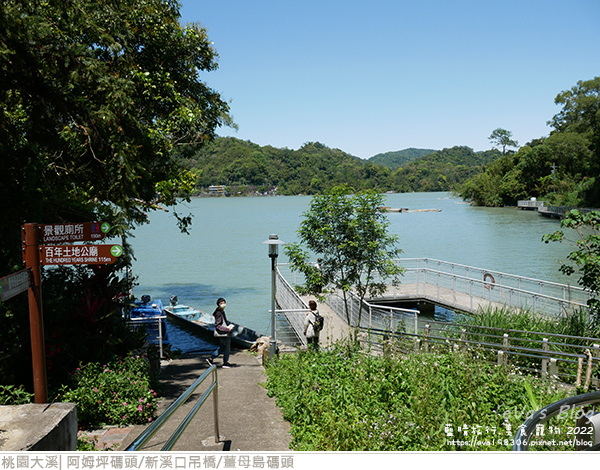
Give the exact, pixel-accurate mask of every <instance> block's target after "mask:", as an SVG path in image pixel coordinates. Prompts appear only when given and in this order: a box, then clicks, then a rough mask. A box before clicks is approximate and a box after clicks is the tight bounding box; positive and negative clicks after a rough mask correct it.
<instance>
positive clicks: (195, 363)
mask: <svg viewBox="0 0 600 470" xmlns="http://www.w3.org/2000/svg"><path fill="white" fill-rule="evenodd" d="M308 300H310V298H308V297H307V298H305V301H306V302H308ZM318 308H319V312H320V313H321V315H323V317H324V318H325V324H324V328H323V331H322V332H321V335H320V345H321V347H327V346H328V345H331V344H333V343H335V342H336V341H339V340H341V339H343V338H346V337H348V336H349V335H350V329H349V328H348V326H347V325H346V323H345V322H344V321H343V320H342V319H341V318H339V317H338V316H337V315H336V314H335V312H333V310H332V309H331V308H329V306H328V305H327V304H325V303H318ZM207 357H208V356H207V355H206V354H204V355H184V356H182V357H181V358H179V359H175V360H172V361H170V362H169V363H167V364H166V365H165V366H164V368H163V370H162V373H161V383H162V384H163V387H164V389H163V390H162V393H161V395H162V397H163V398H162V399H161V401H160V403H159V408H158V415H160V413H162V412H164V411H165V410H166V409H167V408H168V407H169V405H170V404H171V403H172V402H173V401H175V400H176V399H177V398H178V397H179V396H180V395H181V394H182V393H183V392H185V391H186V390H187V389H188V388H189V386H190V385H191V384H193V383H194V381H195V380H196V379H197V378H198V377H200V376H201V375H202V374H203V373H204V372H205V371H206V369H207V368H208V365H207V363H206V358H207ZM230 362H233V363H235V364H236V367H233V368H231V369H222V368H221V367H220V366H221V358H219V359H217V361H216V363H217V366H218V370H217V379H218V382H219V388H218V393H219V405H218V406H219V434H220V436H219V439H218V442H217V443H215V432H214V420H213V400H212V396H211V397H209V399H208V400H207V401H206V402H205V403H204V405H203V406H202V408H201V409H200V411H199V412H198V413H197V414H196V416H195V417H194V419H193V420H192V421H191V423H190V424H189V425H188V427H187V429H186V430H185V431H184V433H183V434H182V435H181V437H180V438H179V441H178V442H177V443H176V444H175V446H174V447H173V449H172V450H173V451H221V450H223V451H227V450H232V451H238V450H239V451H249V452H252V451H255V452H259V451H284V450H289V445H290V442H291V435H290V424H289V423H288V422H287V421H285V420H284V419H283V416H282V413H281V409H280V408H279V407H278V406H277V405H276V402H275V399H274V398H270V397H268V396H267V391H266V388H265V387H263V386H262V385H261V384H263V383H264V382H266V379H267V376H266V374H265V371H264V367H263V366H262V364H261V362H260V359H259V358H258V357H257V356H255V355H253V354H252V353H250V352H248V351H232V354H231V358H230ZM210 382H211V378H210V377H209V378H207V379H206V381H205V383H204V384H203V385H201V386H199V387H198V389H197V391H196V392H195V393H194V394H193V395H192V396H191V397H190V398H189V399H188V400H187V402H186V403H185V404H184V405H182V406H181V407H180V408H179V410H178V411H177V412H176V413H175V414H174V415H173V416H171V417H170V419H169V420H168V421H167V422H166V424H164V425H163V427H162V428H161V430H160V431H158V432H157V433H156V434H155V435H154V436H153V437H152V438H151V439H150V440H149V441H148V442H147V443H146V444H145V445H144V446H143V448H142V449H140V450H143V451H149V452H156V451H160V450H161V449H162V447H163V445H164V444H165V443H166V442H167V440H168V439H169V437H170V436H171V435H172V434H173V432H174V431H175V429H177V427H178V426H179V424H180V423H181V421H182V420H183V419H184V418H185V416H186V415H187V413H188V412H189V411H190V410H191V409H192V408H193V406H194V404H195V403H196V402H197V401H198V399H199V398H200V397H201V396H202V395H203V393H204V392H205V391H206V389H207V387H208V385H209V384H210ZM147 427H148V426H147V425H143V426H142V425H139V426H130V427H126V428H120V427H116V426H111V427H106V428H102V429H98V430H95V431H89V432H87V433H86V435H87V436H88V437H91V438H94V439H96V440H97V444H96V447H97V448H98V449H111V450H118V451H124V450H125V449H126V448H127V447H128V446H129V445H130V444H131V443H132V442H134V441H135V439H136V438H137V437H138V436H139V435H140V434H141V433H142V432H143V431H144V430H145V429H146V428H147Z"/></svg>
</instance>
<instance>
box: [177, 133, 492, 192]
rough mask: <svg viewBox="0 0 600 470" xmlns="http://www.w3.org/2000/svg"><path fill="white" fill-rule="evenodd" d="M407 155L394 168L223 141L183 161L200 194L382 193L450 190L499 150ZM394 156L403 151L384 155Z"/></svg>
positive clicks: (312, 149)
mask: <svg viewBox="0 0 600 470" xmlns="http://www.w3.org/2000/svg"><path fill="white" fill-rule="evenodd" d="M403 152H404V156H409V157H411V159H410V160H409V161H408V162H407V163H404V164H402V165H401V166H399V167H398V168H397V169H395V170H394V169H391V168H389V167H387V166H384V165H382V164H377V163H375V162H374V161H373V159H369V160H363V159H361V158H358V157H355V156H353V155H350V154H348V153H346V152H343V151H342V150H339V149H332V148H329V147H327V146H325V145H323V144H321V143H319V142H308V143H306V144H304V145H303V146H302V147H300V148H299V149H297V150H292V149H288V148H275V147H272V146H270V145H267V146H264V147H261V146H260V145H257V144H254V143H252V142H250V141H243V140H240V139H236V138H233V137H220V138H217V139H215V140H214V141H212V142H210V143H208V144H206V145H205V146H203V147H202V148H201V149H200V150H198V151H197V152H195V153H192V154H182V155H180V157H179V160H180V162H181V163H183V165H184V166H185V167H186V168H187V169H189V170H191V171H192V172H193V173H194V174H195V175H196V177H197V185H196V186H197V189H198V192H199V193H206V192H208V187H209V186H211V185H225V186H227V191H228V192H229V194H249V193H250V194H252V193H257V192H258V193H265V192H269V193H274V192H276V193H277V194H281V195H293V194H317V193H321V192H323V191H324V190H327V189H328V188H331V187H332V186H336V185H339V184H347V185H349V186H351V187H353V188H355V189H356V190H361V189H375V190H376V191H379V192H386V191H394V192H410V191H451V190H454V189H455V188H456V187H457V185H460V184H462V183H463V182H464V181H466V179H467V178H471V177H473V176H474V175H476V174H478V173H480V172H481V170H482V165H484V164H486V163H487V162H489V161H492V160H493V159H495V158H497V157H498V156H500V152H498V151H497V150H492V151H489V152H483V153H475V152H474V151H473V150H472V149H471V148H469V147H453V148H451V149H443V150H439V151H429V150H419V149H407V150H406V151H403ZM425 152H428V153H425ZM394 153H400V152H390V153H389V154H382V155H391V154H394ZM419 153H424V156H420V157H417V156H416V155H418V154H419Z"/></svg>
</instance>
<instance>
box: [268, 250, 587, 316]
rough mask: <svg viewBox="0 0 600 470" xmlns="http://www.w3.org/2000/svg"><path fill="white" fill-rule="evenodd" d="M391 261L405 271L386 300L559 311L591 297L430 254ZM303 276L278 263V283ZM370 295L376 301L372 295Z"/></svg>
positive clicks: (471, 309) (561, 286)
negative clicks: (430, 256) (429, 255)
mask: <svg viewBox="0 0 600 470" xmlns="http://www.w3.org/2000/svg"><path fill="white" fill-rule="evenodd" d="M394 262H396V263H397V264H399V265H401V266H402V267H403V268H404V269H405V272H404V276H403V277H402V278H401V284H399V285H398V286H392V285H390V286H389V287H388V291H387V292H386V294H384V295H383V296H382V297H381V298H384V299H386V300H389V299H403V298H404V299H406V298H411V299H424V300H427V301H428V302H431V303H434V304H437V305H443V306H445V307H448V308H451V309H457V310H461V311H468V312H476V311H477V310H478V309H479V308H480V307H485V306H486V305H507V306H509V307H511V308H518V309H527V310H531V311H534V312H543V313H544V314H545V315H555V316H557V315H563V314H565V313H566V312H570V311H573V310H577V309H580V308H584V309H587V301H588V300H589V299H590V293H589V292H588V291H586V290H585V289H583V288H581V287H577V286H571V285H568V284H560V283H557V282H551V281H543V280H540V279H533V278H528V277H524V276H517V275H514V274H508V273H503V272H500V271H493V270H489V269H483V268H477V267H473V266H467V265H462V264H457V263H450V262H447V261H440V260H435V259H429V258H403V259H397V260H394ZM303 282H304V279H303V277H302V274H301V273H298V272H294V271H291V270H290V269H289V265H288V264H279V265H278V289H280V288H279V286H280V285H282V284H283V283H285V284H287V286H288V287H289V289H290V290H291V292H295V291H294V289H293V288H292V287H291V285H296V284H302V283H303ZM290 284H291V285H290ZM278 300H279V293H278ZM371 301H374V302H376V299H371ZM286 308H287V307H286ZM289 308H298V307H296V306H294V307H289Z"/></svg>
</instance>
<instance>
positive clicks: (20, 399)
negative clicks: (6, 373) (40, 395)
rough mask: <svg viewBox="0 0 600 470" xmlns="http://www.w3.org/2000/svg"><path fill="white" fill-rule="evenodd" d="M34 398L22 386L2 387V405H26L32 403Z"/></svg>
mask: <svg viewBox="0 0 600 470" xmlns="http://www.w3.org/2000/svg"><path fill="white" fill-rule="evenodd" d="M34 397H35V395H34V394H33V393H29V392H28V391H26V390H25V387H23V386H22V385H20V386H18V387H17V386H15V385H0V405H24V404H27V403H32V402H33V399H34Z"/></svg>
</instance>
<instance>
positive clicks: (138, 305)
mask: <svg viewBox="0 0 600 470" xmlns="http://www.w3.org/2000/svg"><path fill="white" fill-rule="evenodd" d="M127 318H128V320H129V321H130V322H131V323H132V324H133V325H134V327H135V328H137V327H138V326H139V325H144V326H145V327H146V328H147V330H148V337H147V341H148V343H149V344H155V345H158V346H160V347H162V348H165V347H168V346H170V344H171V342H170V340H169V330H168V328H167V321H166V315H165V311H164V307H163V304H162V301H161V300H160V299H155V300H152V299H151V297H150V296H149V295H143V296H142V298H141V300H136V301H135V302H133V304H131V305H130V307H129V311H128V312H127Z"/></svg>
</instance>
